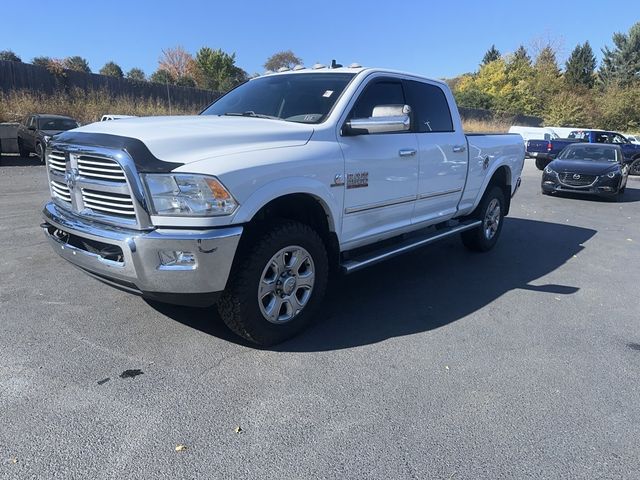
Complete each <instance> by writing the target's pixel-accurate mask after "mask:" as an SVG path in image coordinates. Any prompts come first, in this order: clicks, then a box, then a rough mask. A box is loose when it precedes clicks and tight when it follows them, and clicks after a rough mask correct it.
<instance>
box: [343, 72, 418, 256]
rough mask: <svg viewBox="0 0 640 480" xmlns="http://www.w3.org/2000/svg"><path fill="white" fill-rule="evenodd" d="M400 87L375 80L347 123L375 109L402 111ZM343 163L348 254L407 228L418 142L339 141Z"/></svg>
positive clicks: (388, 136) (390, 136) (398, 136)
mask: <svg viewBox="0 0 640 480" xmlns="http://www.w3.org/2000/svg"><path fill="white" fill-rule="evenodd" d="M405 104H406V98H405V94H404V88H403V85H402V81H401V80H400V79H396V78H388V77H376V78H373V79H371V80H370V81H369V82H368V83H367V85H366V86H365V87H364V89H363V90H362V91H361V93H360V95H359V97H358V99H357V100H356V102H355V104H354V106H353V108H352V109H351V111H350V113H349V116H348V117H347V119H353V118H368V117H371V116H372V114H373V109H374V107H376V106H379V105H405ZM338 140H339V142H340V146H341V148H342V152H343V155H344V159H345V177H346V178H345V179H344V180H345V196H344V212H343V213H344V216H343V222H342V242H343V244H344V246H346V247H347V248H351V247H356V246H358V245H359V244H361V243H368V242H369V241H374V240H378V239H381V238H385V237H389V236H393V235H394V233H395V232H397V231H398V230H400V229H402V228H403V227H407V226H409V225H410V224H411V218H412V216H413V207H414V203H415V198H416V190H417V186H418V155H417V151H418V141H417V138H416V134H415V133H413V132H411V131H407V132H395V133H376V134H361V135H353V136H344V135H340V136H339V138H338Z"/></svg>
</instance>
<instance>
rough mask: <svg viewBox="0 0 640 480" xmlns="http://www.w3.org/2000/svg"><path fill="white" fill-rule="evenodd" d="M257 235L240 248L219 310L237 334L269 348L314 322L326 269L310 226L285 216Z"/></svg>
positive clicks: (321, 248) (324, 255) (320, 246)
mask: <svg viewBox="0 0 640 480" xmlns="http://www.w3.org/2000/svg"><path fill="white" fill-rule="evenodd" d="M258 235H259V236H257V238H256V239H255V240H253V241H252V242H250V244H245V245H244V246H243V251H244V255H245V258H244V259H243V260H242V261H240V262H238V263H237V264H236V265H235V266H234V268H233V271H232V273H231V276H230V278H229V283H228V285H227V288H226V289H225V292H224V293H223V295H222V297H221V298H220V300H219V301H218V311H219V312H220V316H221V317H222V319H223V321H224V322H225V323H226V324H227V326H228V327H229V328H230V329H231V330H233V331H234V332H235V333H237V334H238V335H240V336H241V337H243V338H245V339H247V340H249V341H250V342H253V343H257V344H259V345H264V346H270V345H275V344H277V343H280V342H283V341H284V340H287V339H288V338H291V337H293V336H294V335H296V334H298V333H300V332H301V331H302V330H304V329H305V328H306V327H307V326H308V325H309V324H310V323H311V322H312V320H313V316H314V314H315V312H316V310H317V308H318V306H319V305H320V303H321V301H322V298H323V297H324V292H325V289H326V286H327V277H328V271H329V267H328V258H327V251H326V249H325V246H324V243H323V242H322V239H321V238H320V236H319V235H318V234H317V233H316V232H315V231H314V230H313V229H312V228H311V227H309V226H308V225H305V224H302V223H299V222H295V221H288V220H283V221H280V222H277V223H274V224H272V225H271V226H270V227H267V228H266V229H265V230H264V231H263V232H262V233H261V234H258ZM239 254H240V255H243V253H242V252H239Z"/></svg>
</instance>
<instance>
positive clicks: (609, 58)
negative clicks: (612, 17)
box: [599, 22, 640, 86]
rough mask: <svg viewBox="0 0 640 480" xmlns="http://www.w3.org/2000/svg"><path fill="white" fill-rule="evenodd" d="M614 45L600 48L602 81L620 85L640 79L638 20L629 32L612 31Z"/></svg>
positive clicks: (639, 30) (639, 33) (606, 83)
mask: <svg viewBox="0 0 640 480" xmlns="http://www.w3.org/2000/svg"><path fill="white" fill-rule="evenodd" d="M613 44H614V47H613V48H612V49H610V48H609V47H605V48H603V49H602V54H603V57H602V64H601V66H600V72H599V77H600V80H601V82H602V83H604V84H605V85H610V84H612V83H615V84H619V85H622V86H625V85H629V84H630V83H632V82H634V81H638V80H640V22H638V23H636V24H635V25H633V26H632V27H631V28H630V29H629V33H627V34H625V33H614V34H613Z"/></svg>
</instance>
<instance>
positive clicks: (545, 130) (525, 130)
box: [509, 125, 558, 142]
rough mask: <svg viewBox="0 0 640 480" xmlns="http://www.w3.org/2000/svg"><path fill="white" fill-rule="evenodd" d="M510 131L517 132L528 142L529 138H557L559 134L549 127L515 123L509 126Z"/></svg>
mask: <svg viewBox="0 0 640 480" xmlns="http://www.w3.org/2000/svg"><path fill="white" fill-rule="evenodd" d="M509 133H517V134H518V135H520V136H521V137H522V139H523V140H524V141H525V142H526V141H527V140H555V139H556V138H558V134H557V133H556V132H554V131H553V130H551V129H550V128H549V127H524V126H519V125H514V126H513V127H510V128H509Z"/></svg>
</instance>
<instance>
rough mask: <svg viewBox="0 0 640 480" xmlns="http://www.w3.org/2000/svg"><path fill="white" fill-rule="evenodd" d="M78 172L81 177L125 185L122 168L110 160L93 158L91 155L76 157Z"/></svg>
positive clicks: (125, 179)
mask: <svg viewBox="0 0 640 480" xmlns="http://www.w3.org/2000/svg"><path fill="white" fill-rule="evenodd" d="M78 172H79V173H80V175H82V176H83V177H87V178H97V179H100V180H106V181H109V182H120V183H125V182H126V181H127V178H126V177H125V174H124V172H123V171H122V167H120V165H119V164H118V162H116V161H115V160H112V159H110V158H104V157H94V156H91V155H79V156H78Z"/></svg>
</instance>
